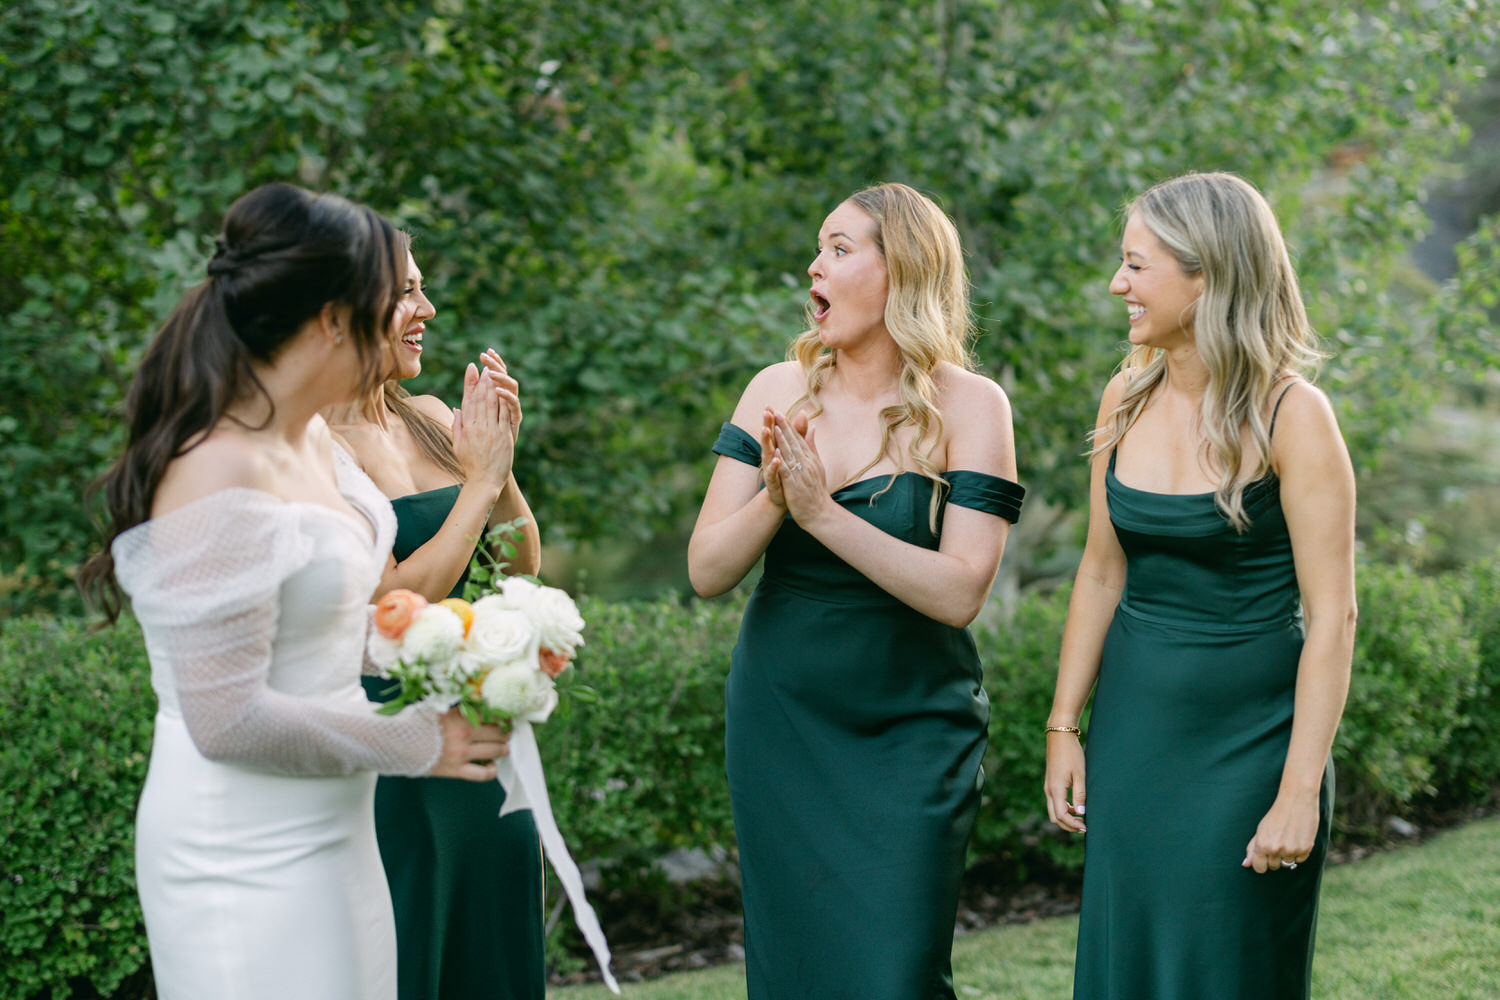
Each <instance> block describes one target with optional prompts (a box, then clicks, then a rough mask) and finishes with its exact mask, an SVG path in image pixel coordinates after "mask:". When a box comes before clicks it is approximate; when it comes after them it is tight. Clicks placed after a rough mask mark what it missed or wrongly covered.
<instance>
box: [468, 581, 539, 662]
mask: <svg viewBox="0 0 1500 1000" xmlns="http://www.w3.org/2000/svg"><path fill="white" fill-rule="evenodd" d="M537 639H538V635H537V627H536V625H534V624H533V623H532V620H531V618H530V617H528V616H527V615H526V614H525V613H524V612H521V611H518V610H516V609H515V608H512V607H509V606H508V605H506V604H505V603H504V602H503V601H496V600H491V599H490V598H488V597H483V598H480V599H479V600H477V601H475V602H474V620H473V621H472V622H470V623H469V640H468V646H469V655H470V656H472V657H474V658H475V659H476V660H479V661H480V662H482V663H486V664H496V663H507V662H509V661H511V660H521V659H525V660H531V661H535V659H536V648H537Z"/></svg>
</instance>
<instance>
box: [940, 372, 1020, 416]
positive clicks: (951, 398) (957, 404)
mask: <svg viewBox="0 0 1500 1000" xmlns="http://www.w3.org/2000/svg"><path fill="white" fill-rule="evenodd" d="M933 382H934V383H935V384H936V385H937V390H938V398H939V400H940V402H939V404H938V405H939V408H940V409H941V410H942V411H943V413H944V414H948V413H953V414H955V415H956V414H963V416H964V417H965V418H966V419H976V420H982V421H990V420H996V419H1004V420H1009V419H1010V398H1009V397H1008V396H1006V395H1005V390H1004V389H1002V388H1000V383H998V382H996V381H995V380H994V379H992V378H990V377H989V376H988V375H981V374H980V373H979V372H971V371H969V370H968V369H966V368H960V367H959V366H958V365H955V364H951V363H949V362H946V361H945V362H943V363H942V364H940V365H938V368H937V370H936V371H935V372H933Z"/></svg>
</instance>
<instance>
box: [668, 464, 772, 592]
mask: <svg viewBox="0 0 1500 1000" xmlns="http://www.w3.org/2000/svg"><path fill="white" fill-rule="evenodd" d="M785 517H786V508H784V507H781V506H780V505H778V504H776V503H774V502H773V501H772V500H771V498H770V496H769V495H768V494H767V493H766V491H765V490H760V491H758V492H757V493H756V494H755V496H753V497H751V498H750V500H749V502H748V503H746V504H745V505H744V506H743V507H741V508H740V509H739V510H736V511H734V512H733V513H731V514H729V515H728V516H726V517H724V518H721V519H720V520H718V521H716V522H714V523H713V524H707V525H705V524H702V523H700V524H699V525H698V526H697V527H695V528H694V529H693V537H692V539H691V540H690V541H689V542H688V578H689V580H690V581H691V582H692V584H693V590H695V591H696V592H697V593H698V595H699V596H700V597H717V596H718V595H720V594H723V593H727V592H728V591H730V590H733V589H734V587H735V586H736V585H737V584H738V583H739V582H740V581H741V580H743V579H744V578H745V574H746V573H748V572H750V568H751V567H752V566H754V565H755V563H756V561H757V560H758V559H760V557H761V555H762V554H764V553H765V551H766V546H767V545H770V544H771V539H772V538H774V537H775V535H776V532H777V531H779V530H780V529H781V523H782V520H783V519H784V518H785Z"/></svg>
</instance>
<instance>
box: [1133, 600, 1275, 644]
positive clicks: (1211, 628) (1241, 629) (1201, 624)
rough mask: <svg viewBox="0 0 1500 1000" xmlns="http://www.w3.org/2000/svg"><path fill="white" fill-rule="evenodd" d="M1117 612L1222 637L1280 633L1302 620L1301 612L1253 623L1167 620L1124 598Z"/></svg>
mask: <svg viewBox="0 0 1500 1000" xmlns="http://www.w3.org/2000/svg"><path fill="white" fill-rule="evenodd" d="M1116 610H1118V611H1120V612H1121V613H1123V614H1127V615H1129V616H1130V617H1132V618H1134V619H1136V620H1137V621H1142V622H1146V623H1147V624H1150V625H1162V626H1165V627H1167V628H1177V629H1189V630H1192V631H1195V632H1215V633H1218V634H1221V635H1250V634H1254V633H1261V632H1279V631H1281V630H1282V629H1286V628H1290V627H1293V626H1295V625H1297V624H1298V623H1299V622H1300V621H1301V620H1302V615H1301V613H1300V611H1294V612H1292V613H1291V614H1288V615H1283V616H1280V617H1277V618H1265V619H1261V620H1259V621H1253V622H1233V623H1225V622H1213V621H1204V620H1201V619H1195V618H1167V617H1165V616H1162V615H1153V614H1149V613H1147V612H1145V611H1140V610H1138V609H1136V608H1134V607H1131V605H1130V603H1129V602H1128V601H1126V600H1125V599H1124V598H1123V597H1122V598H1120V603H1119V604H1118V605H1117V607H1116Z"/></svg>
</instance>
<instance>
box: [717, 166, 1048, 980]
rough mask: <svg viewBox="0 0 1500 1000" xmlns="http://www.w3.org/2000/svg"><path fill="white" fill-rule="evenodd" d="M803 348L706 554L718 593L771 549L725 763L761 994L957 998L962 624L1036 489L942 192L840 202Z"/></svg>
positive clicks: (735, 442) (735, 450) (778, 369)
mask: <svg viewBox="0 0 1500 1000" xmlns="http://www.w3.org/2000/svg"><path fill="white" fill-rule="evenodd" d="M807 271H808V275H809V277H810V278H811V279H812V286H811V288H810V290H809V306H808V312H809V317H808V318H809V320H810V326H811V328H810V329H809V330H807V331H806V332H805V333H803V334H802V335H801V336H800V337H798V338H797V340H796V341H795V342H794V344H793V345H792V349H791V353H792V355H793V357H794V359H795V360H792V361H787V362H784V363H782V364H779V365H773V366H771V367H770V368H767V369H765V370H764V371H762V372H761V373H760V374H759V375H757V376H756V377H755V378H754V379H753V380H752V381H751V383H750V385H749V386H748V387H747V388H746V390H745V392H744V395H743V396H742V397H741V399H740V403H739V406H738V407H736V409H735V412H734V417H733V419H732V421H731V422H730V423H726V424H725V425H724V427H723V431H722V433H721V434H720V435H719V439H718V441H717V443H716V444H715V445H714V451H716V452H718V454H719V455H720V456H721V457H720V459H719V462H718V465H717V466H716V468H715V469H714V474H713V479H712V480H711V481H710V483H709V487H708V494H707V496H706V497H705V498H704V501H703V509H702V512H701V513H700V514H699V516H698V523H697V526H696V527H695V528H694V530H693V537H692V540H691V542H690V543H689V548H688V570H689V574H690V576H691V577H692V580H693V585H694V587H695V588H697V590H698V592H699V593H700V594H703V595H704V596H712V595H714V594H719V593H723V592H724V591H727V590H729V589H730V588H732V587H733V586H735V585H736V584H737V583H738V582H739V581H740V580H741V579H742V578H743V577H744V575H745V574H746V572H748V571H749V569H750V567H751V566H752V565H754V563H755V562H756V560H758V559H759V558H760V557H761V555H762V554H764V556H765V572H764V574H763V575H762V577H761V579H760V583H759V584H758V585H757V586H756V588H755V593H754V595H753V596H752V597H751V599H750V603H749V604H748V605H747V607H746V609H745V618H744V621H743V623H742V625H741V629H740V638H739V642H738V644H737V645H736V646H735V649H734V654H733V657H732V660H731V665H730V673H729V682H728V686H727V689H726V695H727V709H726V711H727V720H726V722H727V726H726V729H727V732H726V736H725V752H726V761H727V766H728V771H729V793H730V799H731V802H732V804H733V807H734V819H735V831H736V835H737V837H738V842H739V851H740V873H741V883H742V892H743V898H744V906H745V949H746V963H747V965H746V974H747V979H748V985H749V995H750V997H751V998H752V1000H773V998H781V997H801V996H807V997H846V996H847V997H859V998H861V1000H911V998H913V997H924V998H940V997H953V996H954V992H953V983H952V972H951V963H950V961H949V954H950V952H951V950H952V945H953V923H954V916H955V911H956V908H957V902H958V884H959V879H960V877H961V876H962V874H963V867H964V851H965V848H966V845H967V843H968V839H969V832H970V830H971V828H972V827H973V824H974V817H975V812H976V810H977V808H978V804H979V783H980V769H979V760H980V757H981V756H982V755H983V753H984V748H985V745H986V743H985V731H986V724H987V721H988V718H989V704H988V702H987V701H986V699H985V695H984V690H983V688H981V686H980V667H979V661H978V657H977V655H976V654H975V650H974V643H973V641H972V640H971V639H970V637H969V633H968V631H967V629H966V628H965V626H967V625H968V623H969V622H970V621H971V620H972V619H973V618H974V616H975V614H977V613H978V610H979V607H980V606H981V604H982V603H983V601H984V599H985V597H986V595H987V593H988V591H989V587H990V584H991V582H992V581H993V579H994V576H995V571H996V569H997V568H998V566H999V564H1000V557H1001V554H1002V552H1003V551H1004V547H1005V539H1006V534H1007V532H1008V530H1009V525H1010V523H1011V522H1013V521H1014V520H1015V519H1016V517H1017V516H1018V515H1019V512H1020V503H1021V496H1022V493H1023V492H1024V491H1023V490H1022V489H1021V487H1020V486H1018V485H1017V484H1016V483H1015V482H1014V479H1015V476H1016V460H1015V448H1014V443H1013V439H1012V433H1011V423H1010V407H1009V403H1008V402H1007V400H1006V398H1005V394H1004V393H1003V392H1002V391H1001V390H1000V388H999V386H997V385H995V383H993V382H991V381H990V380H989V379H986V378H984V377H982V376H980V375H977V374H975V373H974V372H972V371H970V370H968V367H967V364H968V350H967V342H968V339H969V333H970V321H969V314H968V288H967V280H966V276H965V274H964V269H963V254H962V250H961V248H960V246H959V241H958V233H957V230H956V229H955V228H954V226H953V224H952V222H951V221H950V220H949V219H948V217H947V216H946V215H944V214H943V212H942V211H941V210H940V209H939V208H938V207H937V206H936V205H934V204H933V203H932V202H931V201H929V200H928V199H927V198H924V197H923V196H922V195H920V194H918V193H917V192H916V191H914V190H912V189H911V188H909V187H906V186H905V185H901V184H883V185H880V186H878V187H875V188H870V189H868V190H865V191H861V192H859V193H857V194H855V195H854V196H853V197H851V198H850V199H848V200H847V201H845V202H843V203H842V204H840V205H839V206H837V207H836V208H835V209H834V210H833V212H832V213H830V214H829V216H828V217H827V219H826V220H825V221H824V223H823V226H822V228H821V230H820V231H819V234H818V253H817V256H816V257H815V258H814V259H813V261H812V263H811V264H810V265H809V267H808V269H807Z"/></svg>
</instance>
